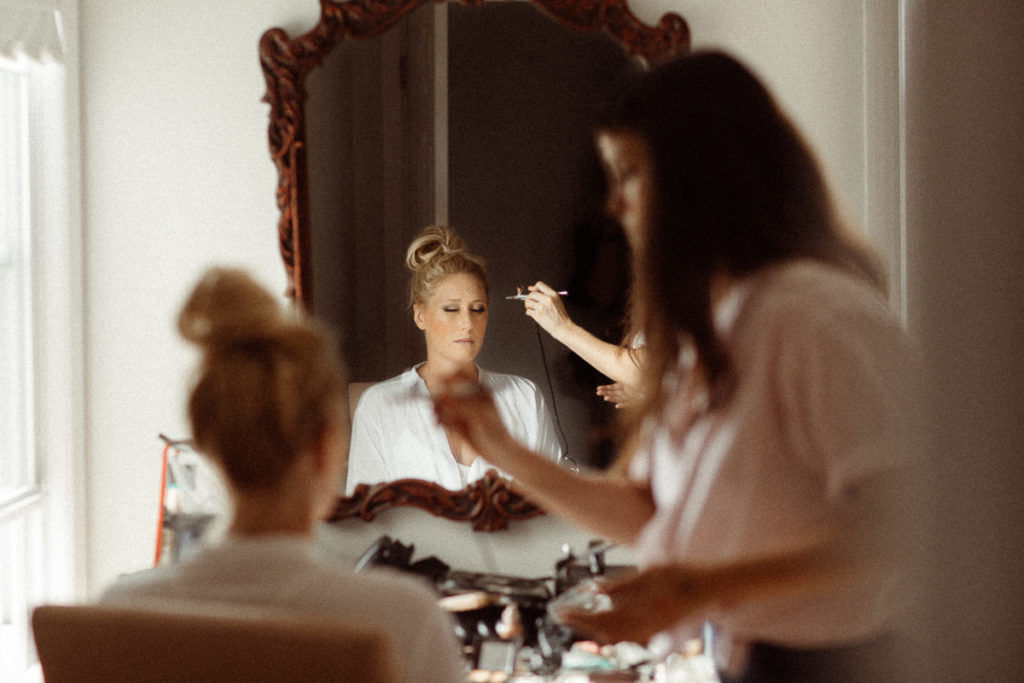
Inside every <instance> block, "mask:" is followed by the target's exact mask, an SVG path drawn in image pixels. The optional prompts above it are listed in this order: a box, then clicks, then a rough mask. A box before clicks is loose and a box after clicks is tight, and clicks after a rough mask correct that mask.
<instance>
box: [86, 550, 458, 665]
mask: <svg viewBox="0 0 1024 683" xmlns="http://www.w3.org/2000/svg"><path fill="white" fill-rule="evenodd" d="M436 599H437V598H436V596H435V595H434V593H433V592H432V591H431V590H430V589H429V588H428V587H427V586H426V585H423V584H421V583H419V582H418V581H417V580H416V579H415V578H414V577H409V576H402V575H399V574H397V573H391V572H385V571H381V572H376V573H372V574H362V573H361V574H354V573H352V572H351V570H348V569H345V568H343V567H341V566H337V565H333V564H331V563H330V562H329V561H327V560H321V559H319V558H318V557H317V555H316V548H315V544H314V542H313V540H312V539H309V538H304V537H300V536H296V535H287V534H274V535H265V536H260V537H258V538H245V539H243V538H237V537H228V538H227V539H225V540H224V542H223V543H221V544H219V545H217V546H213V547H209V548H204V549H201V550H200V551H198V552H197V553H196V554H195V555H193V556H192V557H190V558H189V559H188V560H186V561H184V562H182V563H181V564H176V565H166V566H162V567H157V568H155V569H148V570H145V571H141V572H137V573H134V574H129V575H126V576H123V577H121V578H120V579H119V580H118V581H117V582H115V583H114V585H113V586H111V587H110V588H109V589H108V590H107V591H106V593H104V594H103V596H102V597H101V598H100V602H101V603H104V604H110V605H123V606H142V607H145V606H149V607H155V606H159V605H160V604H161V602H168V601H173V603H174V604H181V603H183V602H201V603H203V605H216V604H218V603H219V604H225V605H229V606H230V605H245V606H259V607H268V608H275V609H283V610H288V611H295V612H300V613H303V614H309V615H316V616H319V617H327V618H330V617H338V618H339V619H342V620H344V621H345V622H347V623H355V624H358V625H361V626H363V627H366V628H369V629H379V630H381V631H384V632H386V633H388V634H389V635H390V636H391V639H392V643H393V645H394V646H395V649H396V651H397V654H398V655H399V656H398V658H397V662H396V663H397V666H398V671H399V673H400V674H401V676H402V677H401V681H403V682H405V683H418V682H419V681H450V682H455V681H464V680H465V669H466V667H465V662H464V661H463V660H462V658H461V656H460V655H459V649H458V643H457V642H456V639H455V635H454V631H453V624H452V621H451V618H450V617H449V616H448V615H447V614H446V613H445V612H443V611H442V610H441V608H440V607H438V606H437V602H436Z"/></svg>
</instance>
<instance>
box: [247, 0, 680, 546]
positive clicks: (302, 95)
mask: <svg viewBox="0 0 1024 683" xmlns="http://www.w3.org/2000/svg"><path fill="white" fill-rule="evenodd" d="M445 1H446V0H349V1H348V2H341V1H339V0H320V20H319V21H318V22H317V25H316V26H315V27H314V28H313V29H312V30H311V31H309V32H308V33H305V34H303V35H301V36H298V37H297V38H294V39H290V38H289V37H288V34H287V33H286V32H285V31H284V30H283V29H280V28H271V29H269V30H268V31H266V32H265V33H264V34H263V36H262V37H261V38H260V43H259V55H260V65H261V67H262V69H263V76H264V79H265V80H266V83H267V93H266V95H265V96H264V97H263V101H264V102H267V103H268V104H269V105H270V126H269V140H270V156H271V158H272V160H273V162H274V165H275V166H276V167H277V173H278V181H277V206H278V208H279V209H280V212H281V215H280V218H279V220H278V224H277V231H278V240H279V245H280V250H281V258H282V260H283V261H284V266H285V271H286V274H287V281H288V288H287V292H286V295H287V296H288V297H289V298H290V299H292V300H293V301H295V302H296V303H297V304H298V305H301V306H303V307H304V308H305V309H306V310H312V306H313V290H312V269H311V266H310V262H311V255H310V243H311V240H310V230H309V185H308V180H307V175H306V174H307V167H306V149H305V144H306V140H305V127H304V119H303V116H304V111H305V110H304V104H305V101H306V89H305V83H306V75H307V74H308V73H309V72H310V70H312V69H313V68H315V67H317V66H319V65H320V63H321V62H322V60H323V59H324V57H325V56H326V55H327V54H328V53H330V51H331V50H332V49H333V48H334V47H335V46H336V45H337V44H338V43H339V42H341V41H342V40H344V39H353V40H359V39H366V38H372V37H374V36H377V35H379V34H380V33H382V32H384V31H386V30H388V29H389V28H390V27H391V26H392V25H393V24H394V23H395V22H396V21H398V20H399V19H400V18H401V17H403V16H404V15H406V14H407V13H409V12H410V11H412V10H414V9H416V8H417V7H419V6H420V5H424V4H428V3H430V2H445ZM483 1H484V0H461V3H462V4H464V5H469V6H478V5H480V4H481V3H482V2H483ZM530 3H531V4H533V5H535V6H536V7H538V8H539V9H540V10H542V11H544V12H545V13H547V14H548V15H550V16H551V17H553V18H554V19H556V20H557V21H559V22H560V23H561V24H563V25H564V26H566V27H567V28H570V29H572V30H576V31H583V32H592V31H605V32H607V33H608V34H609V35H610V36H611V37H612V38H613V39H615V40H616V41H617V42H618V43H619V44H621V45H622V46H623V48H624V49H625V50H626V52H627V53H628V54H630V55H635V56H637V57H640V58H641V59H643V60H644V61H646V62H647V63H657V62H659V61H662V60H664V59H665V58H667V57H669V56H671V55H674V54H678V53H681V52H685V51H687V50H688V49H689V47H690V31H689V27H688V26H687V24H686V21H685V20H684V19H683V18H682V17H680V16H679V15H677V14H671V13H670V14H665V15H664V16H662V17H661V19H660V21H659V22H658V24H657V25H656V26H648V25H646V24H644V23H642V22H641V21H640V20H639V19H637V18H636V16H634V14H633V13H632V11H631V10H630V9H629V6H628V4H627V0H530ZM400 505H408V506H414V507H418V508H422V509H424V510H427V511H429V512H431V513H433V514H435V515H438V516H442V517H445V518H447V519H453V520H464V521H468V522H470V523H472V525H473V528H474V529H477V530H481V531H494V530H497V529H504V528H506V527H507V525H508V521H509V520H513V519H516V520H518V519H528V518H530V517H533V516H536V515H538V514H541V511H540V510H539V509H538V508H537V507H536V506H534V505H533V504H532V503H530V502H529V501H527V500H525V499H524V498H523V497H522V496H521V495H519V494H518V493H516V492H515V491H514V490H513V489H511V488H509V487H508V486H507V482H506V481H505V480H504V479H503V478H502V477H500V476H498V475H496V474H495V473H494V472H490V473H488V475H487V476H485V477H484V478H483V479H481V480H479V481H477V482H475V483H473V484H471V485H470V486H469V487H467V488H465V489H463V490H462V491H449V490H447V489H444V488H441V487H440V486H437V485H436V484H432V483H429V482H424V481H419V480H413V479H403V480H399V481H395V482H387V483H383V484H377V485H374V486H369V485H366V484H361V485H359V486H358V487H357V488H356V490H355V492H354V493H353V495H352V496H351V497H349V498H341V499H339V500H338V503H337V506H336V508H335V511H334V514H333V515H332V517H331V521H335V520H339V519H345V518H348V517H359V518H361V519H364V520H367V521H369V520H372V519H373V518H374V516H375V515H376V514H377V513H378V512H379V511H381V510H384V509H387V508H389V507H394V506H400Z"/></svg>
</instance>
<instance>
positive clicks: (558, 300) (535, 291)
mask: <svg viewBox="0 0 1024 683" xmlns="http://www.w3.org/2000/svg"><path fill="white" fill-rule="evenodd" d="M527 289H528V290H529V291H530V293H529V295H527V297H526V300H525V301H523V306H524V307H525V308H526V315H528V316H529V317H531V318H533V319H534V321H536V323H537V324H538V325H540V326H541V327H543V328H544V331H545V332H547V333H548V334H550V335H551V336H552V337H554V338H555V339H558V338H559V333H560V332H562V331H563V330H564V328H565V327H567V326H568V325H571V324H572V319H571V318H569V314H568V313H567V312H566V310H565V304H564V303H562V297H560V296H559V295H558V292H556V291H555V290H554V289H552V288H551V287H549V286H548V285H546V284H545V283H543V282H540V281H538V282H537V284H535V285H530V286H529V287H527Z"/></svg>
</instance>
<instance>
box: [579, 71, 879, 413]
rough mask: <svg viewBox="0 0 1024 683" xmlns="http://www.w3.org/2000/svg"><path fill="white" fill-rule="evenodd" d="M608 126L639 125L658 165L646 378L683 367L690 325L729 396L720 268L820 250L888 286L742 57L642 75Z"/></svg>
mask: <svg viewBox="0 0 1024 683" xmlns="http://www.w3.org/2000/svg"><path fill="white" fill-rule="evenodd" d="M598 130H599V131H604V132H609V133H614V132H616V131H629V132H635V133H639V134H640V135H641V136H642V137H643V138H644V140H645V142H646V143H647V145H648V147H649V150H650V153H651V156H652V161H653V165H654V178H655V180H654V182H655V197H656V200H655V201H656V206H655V207H654V217H653V220H652V223H653V225H650V226H648V228H649V231H650V232H649V234H648V235H646V236H645V238H644V239H643V240H642V244H641V245H640V246H639V248H637V249H635V250H634V266H633V272H634V296H635V305H634V307H633V325H634V326H635V327H636V328H637V329H638V330H640V331H642V332H643V335H644V337H645V339H646V342H647V347H648V354H647V357H648V359H649V362H645V378H646V383H647V387H648V388H651V387H657V386H659V384H660V383H661V381H662V378H663V377H665V375H666V373H667V372H670V371H672V370H673V369H674V368H675V366H676V364H677V363H678V358H679V352H680V344H681V341H680V335H682V336H683V338H689V339H691V340H692V342H693V344H694V346H695V347H696V351H697V361H698V365H699V367H700V369H701V370H702V372H703V373H704V376H705V380H706V382H707V384H708V386H709V388H710V389H711V390H712V400H713V401H714V400H716V397H717V399H721V398H723V397H725V396H727V395H728V387H729V383H730V377H731V373H730V364H729V359H728V357H727V355H726V353H725V351H724V349H723V347H722V345H721V343H720V341H719V340H718V339H717V338H716V336H715V333H714V328H713V324H712V312H711V285H712V278H713V276H714V275H715V274H716V273H719V272H724V273H726V274H728V275H730V276H732V277H742V276H744V275H747V274H750V273H752V272H754V271H756V270H759V269H761V268H764V267H766V266H769V265H772V264H775V263H779V262H782V261H785V260H788V259H795V258H810V259H816V260H819V261H822V262H826V263H829V264H832V265H835V266H837V267H839V268H842V269H844V270H846V271H848V272H850V273H853V274H854V275H856V276H858V277H862V278H863V279H865V280H866V281H868V282H869V283H871V284H872V285H873V286H876V287H878V288H879V289H880V290H882V291H884V290H885V283H884V276H883V274H882V273H883V270H882V268H881V267H880V262H879V260H878V258H877V256H876V255H875V254H874V253H873V252H872V251H871V250H869V249H868V248H867V247H866V246H864V245H863V244H860V243H859V242H858V240H857V239H856V238H855V237H853V236H852V235H850V234H849V233H848V232H847V230H846V229H845V226H844V225H843V223H842V221H841V220H840V218H839V217H838V215H837V212H836V210H835V208H834V206H833V202H832V198H831V195H830V192H829V189H828V187H827V184H826V181H825V178H824V176H823V174H822V172H821V170H820V168H819V165H818V163H817V161H816V160H815V158H814V155H813V154H812V152H811V150H810V148H809V147H808V145H807V144H806V143H805V142H804V140H803V138H802V137H801V136H800V134H799V133H798V132H797V130H796V128H795V127H794V125H793V124H792V123H791V122H790V120H789V118H788V117H787V116H786V115H785V114H784V113H783V112H782V111H781V110H780V109H779V107H778V106H777V105H776V103H775V100H774V99H773V97H772V96H771V94H770V93H769V92H768V90H767V89H766V88H765V86H764V85H762V84H761V82H760V81H759V80H758V79H757V78H756V77H755V76H754V75H753V74H752V73H751V72H750V71H749V70H748V69H746V68H745V67H744V66H743V65H742V64H740V63H739V62H738V61H736V60H735V59H734V58H732V57H730V56H728V55H725V54H723V53H720V52H697V53H692V54H688V55H685V56H682V57H679V58H676V59H674V60H672V61H670V62H668V63H666V64H664V65H662V66H659V67H656V68H654V69H653V70H652V71H650V72H648V73H646V74H640V75H638V76H637V77H636V78H635V79H634V82H633V83H631V84H629V85H628V86H627V87H626V88H624V89H623V91H622V93H621V96H620V98H619V99H618V100H617V101H616V102H615V103H614V105H613V106H612V107H610V108H609V109H608V110H606V111H605V112H604V115H603V117H602V119H601V122H600V123H599V126H598ZM660 393H661V392H660V391H653V392H652V391H648V394H654V395H657V394H660ZM649 398H651V400H653V401H656V402H660V398H658V397H657V396H650V397H649Z"/></svg>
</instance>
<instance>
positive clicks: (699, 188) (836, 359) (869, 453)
mask: <svg viewBox="0 0 1024 683" xmlns="http://www.w3.org/2000/svg"><path fill="white" fill-rule="evenodd" d="M596 143H597V147H598V151H599V153H600V155H601V158H602V160H603V163H604V166H605V170H606V175H607V178H608V182H609V188H610V190H609V197H608V206H607V208H608V211H609V213H611V214H612V215H613V216H614V217H615V218H617V219H618V220H619V221H620V223H621V224H622V227H623V229H624V230H625V232H626V235H627V237H628V239H629V241H630V246H631V248H632V251H633V257H634V264H633V294H634V298H635V301H634V307H633V311H632V315H633V321H632V322H633V323H634V325H635V327H636V329H639V330H643V334H644V340H645V346H644V360H643V363H642V364H641V366H640V370H641V372H642V373H643V380H642V383H641V388H642V392H643V394H644V398H643V400H642V402H641V404H640V406H639V407H638V408H637V409H636V410H635V411H629V412H630V413H631V417H632V420H631V421H630V422H629V423H628V425H627V426H628V432H627V438H626V440H625V448H624V449H623V451H624V452H623V454H622V458H623V462H624V466H623V467H621V468H613V473H612V474H603V475H584V476H580V475H574V474H573V473H571V472H568V471H564V470H561V469H560V468H557V467H553V466H551V465H550V464H549V463H547V462H546V461H545V460H544V459H542V458H540V457H538V456H537V455H536V454H534V453H531V452H530V451H529V450H528V449H526V448H524V447H523V446H522V445H520V444H519V443H517V442H516V441H515V440H514V439H513V438H511V437H510V436H509V435H508V433H507V432H506V431H505V430H503V429H502V428H501V425H500V422H499V421H498V420H496V419H495V417H494V412H493V409H492V407H491V405H490V402H489V400H488V399H487V396H486V392H484V391H481V390H479V388H477V387H475V386H474V385H473V384H472V382H471V381H469V380H468V379H467V378H465V377H461V376H456V377H453V378H451V379H450V381H449V391H448V393H447V394H446V395H445V396H443V397H442V398H441V399H440V400H439V401H438V402H437V412H438V416H439V418H440V419H441V421H442V422H443V423H444V424H445V425H447V426H448V427H449V429H454V430H457V431H458V432H459V433H460V434H462V435H464V437H465V438H466V439H467V440H468V441H469V442H470V443H471V444H472V445H473V447H474V448H475V449H476V450H477V451H479V452H480V453H481V454H483V455H484V457H486V458H487V459H488V460H489V461H491V462H493V463H495V464H497V465H498V466H500V467H502V468H503V469H505V470H506V471H508V472H509V473H511V474H512V475H513V476H514V477H516V479H517V481H518V482H519V485H520V486H521V487H522V488H523V489H524V490H525V491H526V492H527V493H528V494H529V495H530V496H531V497H532V498H533V499H534V500H536V501H537V502H538V503H539V504H540V505H542V506H543V507H545V508H546V509H547V510H548V511H550V512H553V513H556V514H559V515H562V516H564V517H566V518H567V519H569V520H571V521H574V522H576V523H578V524H581V525H583V526H586V527H588V528H590V529H592V530H594V531H596V532H597V533H600V534H603V535H604V536H606V537H608V538H612V539H615V540H619V541H622V542H625V543H629V544H632V545H634V546H635V547H636V549H637V551H638V554H639V556H640V558H641V560H642V564H643V566H644V570H643V571H642V572H641V573H640V574H639V575H638V576H636V577H634V578H631V579H627V580H624V581H623V582H621V583H619V584H615V585H612V586H610V587H608V588H607V593H608V595H609V596H610V597H611V598H612V608H611V610H610V611H607V612H603V613H583V612H576V613H573V614H570V615H568V620H569V623H571V624H573V625H575V626H576V627H577V628H579V629H581V630H586V631H589V632H591V633H593V634H596V635H598V636H600V637H603V638H604V639H606V640H638V641H647V640H648V639H651V638H652V637H654V639H653V640H652V641H651V644H652V646H657V647H659V648H660V647H665V648H666V649H672V648H674V647H678V646H680V645H681V644H682V642H683V641H684V640H685V639H686V638H689V637H691V636H693V635H695V633H696V629H697V628H698V627H699V625H700V624H701V623H702V622H703V621H704V620H705V619H710V620H712V621H713V622H714V623H715V624H716V625H717V627H718V629H719V632H720V633H721V634H723V638H722V639H723V640H728V641H729V642H731V643H733V644H735V645H736V648H735V651H737V652H738V651H744V652H746V653H747V657H746V658H745V659H744V660H743V662H742V665H741V666H738V667H733V668H731V669H730V670H729V671H725V670H723V672H722V677H723V679H725V680H730V681H732V680H741V681H745V682H753V681H832V680H835V681H861V680H863V681H876V680H882V679H881V678H879V672H884V671H885V667H886V665H887V664H888V660H887V658H886V654H887V653H888V651H889V649H890V646H891V633H892V630H893V628H894V622H895V619H896V617H897V612H898V610H897V605H898V602H899V601H898V600H896V597H897V595H896V582H895V579H896V577H897V576H898V572H897V568H898V563H897V562H896V560H895V558H894V556H893V554H892V553H891V552H890V542H891V541H892V540H893V539H892V534H891V532H892V530H893V527H894V519H893V516H892V505H893V503H894V502H895V501H896V500H897V498H896V495H897V494H898V493H900V491H899V490H898V487H899V483H898V482H899V480H900V475H901V472H902V471H903V470H904V468H905V467H906V465H907V464H908V463H907V457H906V454H905V450H904V449H903V447H902V438H901V437H902V427H903V425H902V418H903V416H904V409H905V407H906V405H905V403H906V402H905V396H904V389H905V387H906V386H907V382H906V380H907V373H908V370H909V366H910V365H911V364H912V362H911V361H912V359H911V356H912V354H911V351H910V347H909V344H908V341H907V339H906V336H905V334H904V332H903V330H902V329H901V327H900V324H899V322H898V320H897V319H896V318H895V316H894V315H893V314H892V313H891V311H890V310H889V308H888V306H887V303H886V294H885V285H884V277H883V275H882V272H883V271H882V268H881V265H880V264H879V262H878V260H877V259H876V257H875V255H874V253H873V252H872V251H871V250H869V249H868V248H866V247H865V246H863V245H862V244H861V243H860V242H859V241H858V240H856V239H855V238H854V237H852V236H851V235H850V234H849V233H848V232H847V231H846V230H845V226H844V225H843V224H842V222H841V220H840V219H839V217H838V215H837V212H836V210H835V208H834V207H833V205H832V200H831V198H830V193H829V191H828V188H827V185H826V183H825V180H824V178H823V175H822V173H821V171H820V170H819V167H818V165H817V163H816V161H815V160H814V158H813V155H812V154H811V152H810V150H809V148H808V146H807V145H806V144H805V142H804V141H803V140H802V138H801V137H800V135H799V134H798V132H797V131H796V129H795V128H794V126H793V125H792V123H791V122H790V121H789V119H788V118H787V117H786V116H785V115H784V114H783V113H782V112H781V111H780V109H779V108H778V107H777V105H776V104H775V102H774V100H773V98H772V97H771V95H770V94H769V93H768V91H767V90H766V88H765V87H764V86H763V85H762V84H761V83H760V82H759V81H758V80H757V79H756V77H754V76H753V75H752V74H751V73H750V72H749V71H748V70H747V69H746V68H745V67H743V66H742V65H741V64H739V63H738V62H737V61H736V60H734V59H733V58H731V57H729V56H727V55H724V54H721V53H715V52H709V53H697V54H692V55H688V56H684V57H682V58H679V59H677V60H675V61H673V62H671V63H668V64H666V65H664V66H661V67H658V68H655V69H654V70H652V71H651V72H650V73H648V74H645V75H643V76H641V77H640V78H639V79H638V81H637V82H636V83H635V84H634V85H633V86H632V87H631V88H629V89H628V90H627V91H626V92H625V93H624V95H623V97H622V99H621V100H620V101H619V102H618V103H617V105H616V106H615V107H614V108H613V109H612V110H611V111H610V112H609V115H608V117H607V118H606V119H605V120H604V121H603V123H602V125H601V126H600V127H599V130H598V132H597V138H596ZM618 471H625V472H626V473H625V475H624V476H623V475H619V474H617V472H618ZM656 634H657V636H656V637H655V635H656ZM873 667H874V668H873ZM723 668H725V667H723Z"/></svg>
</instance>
